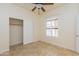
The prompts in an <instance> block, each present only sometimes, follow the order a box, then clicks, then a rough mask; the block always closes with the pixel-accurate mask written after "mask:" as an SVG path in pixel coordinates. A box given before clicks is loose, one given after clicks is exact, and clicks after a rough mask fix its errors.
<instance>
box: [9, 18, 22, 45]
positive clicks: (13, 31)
mask: <svg viewBox="0 0 79 59" xmlns="http://www.w3.org/2000/svg"><path fill="white" fill-rule="evenodd" d="M20 43H23V21H21V20H17V19H13V18H11V19H10V46H13V45H16V44H20Z"/></svg>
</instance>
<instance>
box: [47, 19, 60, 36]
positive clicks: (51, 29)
mask: <svg viewBox="0 0 79 59" xmlns="http://www.w3.org/2000/svg"><path fill="white" fill-rule="evenodd" d="M48 21H50V22H51V26H53V25H52V21H57V24H58V19H57V18H55V19H48V20H46V36H48V37H58V34H53V33H52V31H53V29H54V30H57V33H58V29H59V28H58V25H57V26H56V27H55V26H54V27H51V26H50V28H49V27H47V22H48ZM47 30H50V31H51V35H48V34H47ZM55 33H56V31H55Z"/></svg>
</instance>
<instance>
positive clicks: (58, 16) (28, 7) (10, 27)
mask: <svg viewBox="0 0 79 59" xmlns="http://www.w3.org/2000/svg"><path fill="white" fill-rule="evenodd" d="M0 16H1V17H0V56H79V3H0Z"/></svg>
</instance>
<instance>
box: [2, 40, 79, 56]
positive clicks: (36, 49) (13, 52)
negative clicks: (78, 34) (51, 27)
mask: <svg viewBox="0 0 79 59" xmlns="http://www.w3.org/2000/svg"><path fill="white" fill-rule="evenodd" d="M1 56H79V53H77V52H74V51H71V50H68V49H64V48H61V47H58V46H55V45H51V44H48V43H45V42H41V41H38V42H33V43H30V44H26V45H24V46H23V45H22V44H20V45H16V46H13V47H11V48H10V51H8V52H5V53H3V54H1Z"/></svg>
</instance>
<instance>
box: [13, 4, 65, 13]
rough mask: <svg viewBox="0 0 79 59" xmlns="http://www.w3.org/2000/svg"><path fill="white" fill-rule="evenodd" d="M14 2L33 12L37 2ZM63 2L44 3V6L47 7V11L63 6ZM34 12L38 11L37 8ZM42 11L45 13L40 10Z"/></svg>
mask: <svg viewBox="0 0 79 59" xmlns="http://www.w3.org/2000/svg"><path fill="white" fill-rule="evenodd" d="M14 4H15V5H17V6H19V7H22V8H25V9H27V10H29V11H31V12H32V8H33V7H34V6H35V4H32V3H14ZM63 4H64V3H54V5H43V7H44V8H45V10H46V12H48V11H50V10H51V9H53V8H56V7H59V6H62V5H63ZM34 12H35V13H36V12H37V10H35V11H34ZM40 12H41V13H44V12H42V11H40Z"/></svg>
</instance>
